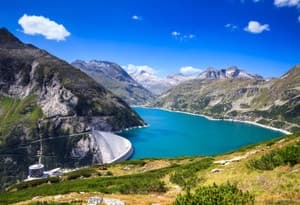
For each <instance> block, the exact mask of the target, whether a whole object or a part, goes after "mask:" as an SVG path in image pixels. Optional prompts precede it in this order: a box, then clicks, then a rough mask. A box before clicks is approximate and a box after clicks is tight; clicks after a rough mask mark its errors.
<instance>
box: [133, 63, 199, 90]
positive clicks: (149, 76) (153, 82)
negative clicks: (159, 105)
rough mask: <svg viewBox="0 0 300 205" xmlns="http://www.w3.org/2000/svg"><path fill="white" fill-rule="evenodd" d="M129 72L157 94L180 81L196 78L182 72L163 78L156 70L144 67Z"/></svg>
mask: <svg viewBox="0 0 300 205" xmlns="http://www.w3.org/2000/svg"><path fill="white" fill-rule="evenodd" d="M128 73H129V75H130V76H131V77H132V78H133V79H135V80H136V81H137V82H139V83H140V84H141V85H143V86H144V87H145V88H147V89H148V90H150V91H151V92H152V93H154V94H156V95H161V94H162V93H164V92H166V91H167V90H169V89H170V88H172V87H174V86H176V85H178V84H179V83H181V82H184V81H187V80H191V79H194V78H195V77H194V76H186V75H183V74H181V73H179V74H174V75H169V76H167V77H166V78H161V77H158V76H157V75H156V74H155V73H154V72H152V71H149V70H146V69H143V68H138V69H135V70H129V71H128Z"/></svg>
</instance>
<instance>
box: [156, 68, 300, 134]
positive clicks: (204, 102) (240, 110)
mask: <svg viewBox="0 0 300 205" xmlns="http://www.w3.org/2000/svg"><path fill="white" fill-rule="evenodd" d="M150 106H155V107H162V108H167V109H173V110H179V111H186V112H191V113H197V114H204V115H208V116H212V117H214V118H230V119H238V120H249V121H254V122H258V123H262V124H266V125H270V126H274V127H277V128H283V129H286V130H289V131H292V132H297V131H299V130H300V126H299V125H300V66H295V67H294V68H293V69H291V70H290V71H289V72H288V73H286V74H285V75H284V76H282V77H281V78H278V79H272V80H270V81H265V80H262V79H248V80H247V79H221V80H192V81H188V82H186V83H182V84H180V85H178V86H176V87H175V88H173V89H171V90H170V91H169V92H167V93H165V94H164V95H162V96H160V97H159V98H158V99H156V100H155V101H154V102H153V103H151V104H150Z"/></svg>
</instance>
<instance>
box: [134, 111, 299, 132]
mask: <svg viewBox="0 0 300 205" xmlns="http://www.w3.org/2000/svg"><path fill="white" fill-rule="evenodd" d="M131 107H133V108H135V107H136V108H139V107H140V108H145V109H156V110H163V111H167V112H175V113H181V114H186V115H193V116H198V117H204V118H206V119H208V120H211V121H228V122H240V123H245V124H251V125H255V126H258V127H263V128H266V129H270V130H273V131H278V132H281V133H283V134H286V135H290V134H293V133H291V132H289V131H287V130H284V129H280V128H276V127H272V126H268V125H263V124H260V123H257V122H252V121H244V120H235V119H217V118H212V117H210V116H207V115H203V114H195V113H190V112H184V111H177V110H170V109H167V108H160V107H146V106H131Z"/></svg>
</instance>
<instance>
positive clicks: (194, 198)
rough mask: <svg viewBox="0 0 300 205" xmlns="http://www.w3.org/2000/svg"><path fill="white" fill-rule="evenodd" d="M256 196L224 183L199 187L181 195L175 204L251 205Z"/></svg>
mask: <svg viewBox="0 0 300 205" xmlns="http://www.w3.org/2000/svg"><path fill="white" fill-rule="evenodd" d="M254 201H255V197H254V196H253V195H252V194H250V193H249V192H242V191H241V190H239V189H238V188H237V186H236V185H232V184H229V183H227V184H222V185H219V186H217V185H216V184H214V185H212V186H205V187H200V188H198V189H197V190H196V191H195V193H189V192H188V193H186V194H185V195H179V196H178V197H177V198H176V200H175V202H174V203H173V205H187V204H188V205H198V204H201V205H227V204H235V205H250V204H254Z"/></svg>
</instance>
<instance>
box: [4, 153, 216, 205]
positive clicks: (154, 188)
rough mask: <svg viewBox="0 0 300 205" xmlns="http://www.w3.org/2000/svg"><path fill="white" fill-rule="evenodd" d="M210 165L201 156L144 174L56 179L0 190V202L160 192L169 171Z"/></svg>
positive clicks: (201, 167) (210, 160) (162, 190)
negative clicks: (81, 194)
mask: <svg viewBox="0 0 300 205" xmlns="http://www.w3.org/2000/svg"><path fill="white" fill-rule="evenodd" d="M210 165H212V159H211V158H205V159H202V160H199V161H196V162H192V163H190V164H186V165H181V166H179V165H173V166H170V167H167V168H162V169H157V170H153V171H149V172H145V173H139V174H132V175H125V176H118V177H115V176H109V177H108V176H105V177H92V178H87V179H74V180H67V181H60V182H59V183H53V184H47V183H46V182H45V184H42V185H40V184H38V185H37V186H36V187H31V188H27V189H23V190H20V191H11V192H0V204H11V203H16V202H19V201H24V200H27V199H31V198H33V197H34V196H47V195H56V194H66V193H70V192H94V191H96V192H101V193H121V194H148V193H153V192H154V193H163V192H166V191H167V188H166V186H165V183H164V182H163V181H162V178H163V177H164V176H166V175H167V174H169V173H173V172H180V170H188V169H191V170H200V169H207V168H208V167H209V166H210Z"/></svg>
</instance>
